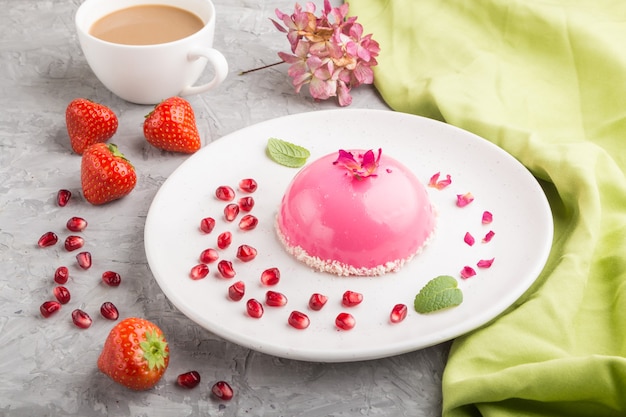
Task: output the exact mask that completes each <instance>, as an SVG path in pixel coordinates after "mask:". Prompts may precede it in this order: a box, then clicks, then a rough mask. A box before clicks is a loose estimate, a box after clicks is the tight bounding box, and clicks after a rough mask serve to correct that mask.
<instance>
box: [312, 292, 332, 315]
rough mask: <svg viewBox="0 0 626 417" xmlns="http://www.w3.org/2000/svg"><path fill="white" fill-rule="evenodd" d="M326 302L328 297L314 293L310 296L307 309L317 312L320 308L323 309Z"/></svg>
mask: <svg viewBox="0 0 626 417" xmlns="http://www.w3.org/2000/svg"><path fill="white" fill-rule="evenodd" d="M326 301H328V297H326V296H325V295H323V294H319V293H314V294H312V295H311V298H309V308H310V309H311V310H315V311H319V310H321V309H322V307H324V305H325V304H326Z"/></svg>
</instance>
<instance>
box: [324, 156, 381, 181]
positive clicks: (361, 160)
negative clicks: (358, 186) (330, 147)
mask: <svg viewBox="0 0 626 417" xmlns="http://www.w3.org/2000/svg"><path fill="white" fill-rule="evenodd" d="M382 152H383V151H382V149H378V157H375V156H374V151H372V150H371V149H370V150H369V151H367V152H365V154H363V155H357V157H356V158H355V157H354V155H353V154H352V152H348V151H344V150H343V149H340V150H339V156H338V157H337V159H336V160H335V162H333V165H338V164H339V165H342V166H343V167H344V168H346V169H347V170H348V171H349V172H350V173H351V174H352V175H354V176H355V177H356V178H357V179H359V180H361V179H363V178H367V177H375V176H376V170H377V169H378V163H379V162H380V157H381V155H382Z"/></svg>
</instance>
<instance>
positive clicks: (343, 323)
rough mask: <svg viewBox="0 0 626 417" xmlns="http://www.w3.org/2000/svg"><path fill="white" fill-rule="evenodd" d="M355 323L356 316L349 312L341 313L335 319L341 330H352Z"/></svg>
mask: <svg viewBox="0 0 626 417" xmlns="http://www.w3.org/2000/svg"><path fill="white" fill-rule="evenodd" d="M355 324H356V321H355V320H354V317H353V316H352V314H349V313H339V314H338V315H337V318H336V319H335V325H336V326H337V327H338V328H340V329H341V330H350V329H352V328H353V327H354V325H355Z"/></svg>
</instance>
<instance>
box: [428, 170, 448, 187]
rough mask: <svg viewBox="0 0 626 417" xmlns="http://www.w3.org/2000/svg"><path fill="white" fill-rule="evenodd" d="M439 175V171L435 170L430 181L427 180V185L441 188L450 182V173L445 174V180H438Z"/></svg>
mask: <svg viewBox="0 0 626 417" xmlns="http://www.w3.org/2000/svg"><path fill="white" fill-rule="evenodd" d="M440 175H441V173H440V172H437V173H436V174H435V175H433V176H432V177H430V181H428V186H429V187H432V188H436V189H437V190H443V189H444V188H446V187H447V186H448V185H450V184H452V177H450V174H447V175H446V179H445V180H439V176H440Z"/></svg>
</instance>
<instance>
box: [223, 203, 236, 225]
mask: <svg viewBox="0 0 626 417" xmlns="http://www.w3.org/2000/svg"><path fill="white" fill-rule="evenodd" d="M238 214H239V206H238V205H237V204H235V203H230V204H227V205H226V207H224V219H226V221H227V222H232V221H233V220H235V218H236V217H237V215H238Z"/></svg>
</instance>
